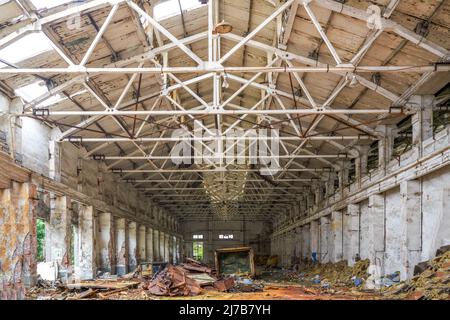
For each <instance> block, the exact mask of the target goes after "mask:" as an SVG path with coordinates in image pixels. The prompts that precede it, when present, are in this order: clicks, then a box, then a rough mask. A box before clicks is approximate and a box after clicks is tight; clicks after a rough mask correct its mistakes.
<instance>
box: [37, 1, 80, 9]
mask: <svg viewBox="0 0 450 320" xmlns="http://www.w3.org/2000/svg"><path fill="white" fill-rule="evenodd" d="M68 2H73V0H31V3H32V4H33V5H34V6H35V7H36V9H37V10H40V9H45V8H47V9H50V8H54V7H57V6H60V5H62V4H65V3H68ZM79 2H81V1H79Z"/></svg>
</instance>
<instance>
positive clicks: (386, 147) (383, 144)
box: [377, 125, 396, 169]
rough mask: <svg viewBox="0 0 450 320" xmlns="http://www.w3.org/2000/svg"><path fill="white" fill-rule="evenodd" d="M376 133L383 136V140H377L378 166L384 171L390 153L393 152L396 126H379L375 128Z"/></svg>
mask: <svg viewBox="0 0 450 320" xmlns="http://www.w3.org/2000/svg"><path fill="white" fill-rule="evenodd" d="M377 131H379V132H381V133H382V134H383V135H384V138H383V139H380V140H378V166H379V167H380V168H383V169H384V168H386V165H387V164H388V163H389V161H391V158H392V153H393V151H394V138H395V135H396V126H395V125H379V126H377Z"/></svg>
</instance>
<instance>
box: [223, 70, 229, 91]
mask: <svg viewBox="0 0 450 320" xmlns="http://www.w3.org/2000/svg"><path fill="white" fill-rule="evenodd" d="M222 78H223V81H222V88H225V89H228V88H229V87H230V84H229V83H228V80H227V79H228V77H227V75H226V74H225V73H223V74H222Z"/></svg>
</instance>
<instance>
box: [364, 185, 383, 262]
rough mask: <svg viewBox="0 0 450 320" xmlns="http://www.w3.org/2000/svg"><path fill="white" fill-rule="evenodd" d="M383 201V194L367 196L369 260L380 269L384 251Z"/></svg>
mask: <svg viewBox="0 0 450 320" xmlns="http://www.w3.org/2000/svg"><path fill="white" fill-rule="evenodd" d="M384 224H385V200H384V194H374V195H371V196H369V234H368V238H369V240H368V241H369V259H370V261H371V263H372V264H375V265H377V266H378V267H382V263H383V256H384V251H385V243H384V236H385V230H384V229H385V228H384Z"/></svg>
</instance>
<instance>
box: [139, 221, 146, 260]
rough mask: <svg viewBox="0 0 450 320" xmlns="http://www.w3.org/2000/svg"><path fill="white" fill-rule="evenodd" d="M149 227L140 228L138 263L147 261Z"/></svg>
mask: <svg viewBox="0 0 450 320" xmlns="http://www.w3.org/2000/svg"><path fill="white" fill-rule="evenodd" d="M146 231H147V228H146V227H145V226H139V230H138V242H137V251H138V263H141V262H147V234H146Z"/></svg>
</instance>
